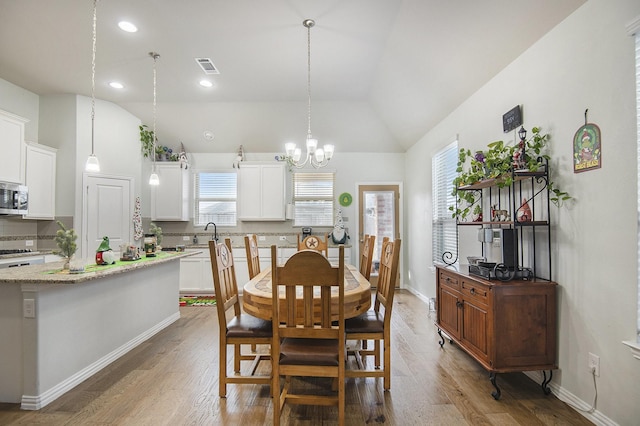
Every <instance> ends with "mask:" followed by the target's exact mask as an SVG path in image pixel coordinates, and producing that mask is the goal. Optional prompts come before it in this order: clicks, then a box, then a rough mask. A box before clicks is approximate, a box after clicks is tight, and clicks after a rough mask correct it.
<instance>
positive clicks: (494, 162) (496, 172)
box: [449, 127, 571, 219]
mask: <svg viewBox="0 0 640 426" xmlns="http://www.w3.org/2000/svg"><path fill="white" fill-rule="evenodd" d="M531 133H532V136H531V137H530V138H529V139H527V140H525V141H524V144H523V147H522V148H524V153H525V155H524V158H523V159H522V161H523V165H524V167H526V168H527V169H528V170H529V171H531V172H537V171H541V169H542V167H545V165H546V164H547V162H548V161H549V160H550V159H551V157H550V156H549V155H548V154H546V153H545V152H544V151H545V148H546V147H547V143H548V141H549V134H548V133H541V131H540V128H539V127H534V128H533V129H531ZM487 148H488V149H487V150H486V151H476V152H475V153H472V152H471V150H469V149H464V148H461V149H460V151H459V152H458V163H457V168H456V171H457V172H458V176H457V177H456V178H455V179H454V180H453V191H452V195H453V196H455V197H456V199H457V206H451V207H449V210H450V211H451V212H452V217H453V218H458V219H465V218H466V217H467V216H468V215H469V214H470V213H472V212H473V214H474V215H478V214H480V213H481V212H482V206H480V204H479V199H480V197H479V196H480V191H479V190H478V191H468V190H460V188H461V187H464V186H467V185H473V184H475V183H478V182H481V181H483V180H485V179H494V180H495V185H496V186H498V187H499V188H504V187H507V186H510V185H511V184H512V183H513V175H512V170H513V161H514V160H513V155H514V153H515V152H516V150H518V149H520V146H519V143H518V144H516V145H507V144H505V143H504V142H503V141H495V142H491V143H490V144H488V145H487ZM543 159H544V160H547V161H546V162H545V161H543ZM547 185H548V188H549V191H550V193H551V194H550V197H549V200H550V201H551V202H553V203H554V204H555V205H557V206H558V207H559V206H561V205H562V203H563V202H564V201H566V200H569V199H570V198H571V196H570V195H569V194H568V193H566V192H564V191H561V190H559V189H558V188H556V186H555V184H554V183H553V182H552V181H551V179H550V178H549V180H548V182H547Z"/></svg>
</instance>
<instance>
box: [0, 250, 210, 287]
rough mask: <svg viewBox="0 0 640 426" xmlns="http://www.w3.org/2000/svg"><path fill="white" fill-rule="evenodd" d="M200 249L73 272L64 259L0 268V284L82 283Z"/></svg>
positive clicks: (163, 253) (148, 266)
mask: <svg viewBox="0 0 640 426" xmlns="http://www.w3.org/2000/svg"><path fill="white" fill-rule="evenodd" d="M197 253H199V252H198V251H192V250H190V251H188V252H159V253H157V255H156V256H155V257H151V258H145V257H142V258H140V259H139V260H132V261H117V262H116V264H114V265H96V264H90V265H87V266H85V271H84V272H81V273H77V274H75V273H74V274H71V273H69V272H68V271H63V270H62V266H63V264H64V262H61V261H60V262H51V263H43V264H38V265H29V266H21V267H19V268H6V269H0V285H2V284H26V283H38V284H79V283H83V282H86V281H91V280H96V279H100V278H104V277H108V276H113V275H117V274H122V273H126V272H130V271H133V270H138V269H142V268H150V267H153V266H155V265H160V264H162V263H166V262H170V261H174V260H177V259H180V258H183V257H186V256H193V255H194V254H197Z"/></svg>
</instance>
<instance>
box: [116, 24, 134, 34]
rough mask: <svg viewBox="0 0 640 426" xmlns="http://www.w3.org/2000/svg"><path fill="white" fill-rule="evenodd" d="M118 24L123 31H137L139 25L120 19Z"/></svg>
mask: <svg viewBox="0 0 640 426" xmlns="http://www.w3.org/2000/svg"><path fill="white" fill-rule="evenodd" d="M118 26H119V27H120V29H121V30H122V31H126V32H128V33H135V32H136V31H138V27H136V26H135V25H133V24H132V23H131V22H127V21H120V22H118Z"/></svg>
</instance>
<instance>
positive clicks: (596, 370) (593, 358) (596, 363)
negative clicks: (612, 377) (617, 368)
mask: <svg viewBox="0 0 640 426" xmlns="http://www.w3.org/2000/svg"><path fill="white" fill-rule="evenodd" d="M589 371H593V374H595V375H596V376H598V377H600V357H599V356H598V355H595V354H592V353H591V352H589Z"/></svg>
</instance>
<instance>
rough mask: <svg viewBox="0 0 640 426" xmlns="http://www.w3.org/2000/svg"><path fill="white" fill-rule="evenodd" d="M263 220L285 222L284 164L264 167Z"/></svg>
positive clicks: (262, 182) (262, 184)
mask: <svg viewBox="0 0 640 426" xmlns="http://www.w3.org/2000/svg"><path fill="white" fill-rule="evenodd" d="M261 177H262V181H261V187H262V219H264V220H284V216H285V203H284V198H285V195H284V190H285V168H284V164H273V165H265V166H262V176H261Z"/></svg>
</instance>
